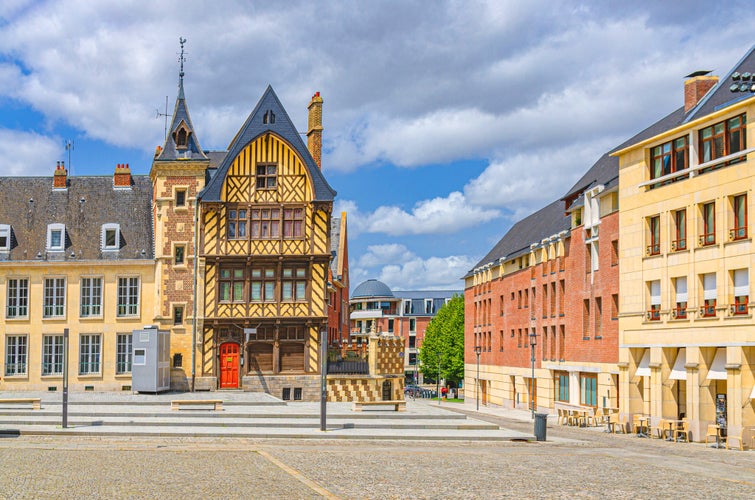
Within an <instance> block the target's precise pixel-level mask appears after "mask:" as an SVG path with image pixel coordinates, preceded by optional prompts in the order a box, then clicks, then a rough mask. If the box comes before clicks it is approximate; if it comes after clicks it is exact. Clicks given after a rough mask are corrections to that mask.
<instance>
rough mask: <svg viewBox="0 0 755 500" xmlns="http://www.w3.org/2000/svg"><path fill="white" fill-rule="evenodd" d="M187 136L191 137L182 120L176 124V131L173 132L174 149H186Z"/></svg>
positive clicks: (187, 145)
mask: <svg viewBox="0 0 755 500" xmlns="http://www.w3.org/2000/svg"><path fill="white" fill-rule="evenodd" d="M189 137H191V131H190V130H189V127H187V126H186V123H184V122H183V121H182V122H181V123H180V124H179V125H178V128H176V131H175V132H173V142H175V143H176V149H186V148H188V147H189Z"/></svg>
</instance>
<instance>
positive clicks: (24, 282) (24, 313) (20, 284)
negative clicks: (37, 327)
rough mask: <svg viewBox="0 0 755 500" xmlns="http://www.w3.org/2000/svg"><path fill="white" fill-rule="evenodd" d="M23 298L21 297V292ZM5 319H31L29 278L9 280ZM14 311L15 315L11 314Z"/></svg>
mask: <svg viewBox="0 0 755 500" xmlns="http://www.w3.org/2000/svg"><path fill="white" fill-rule="evenodd" d="M22 291H23V292H24V293H23V297H22V296H21V292H22ZM5 306H6V307H5V318H6V319H20V318H28V317H29V278H13V277H11V278H8V287H7V298H6V303H5ZM11 310H13V314H11Z"/></svg>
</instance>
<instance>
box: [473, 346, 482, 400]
mask: <svg viewBox="0 0 755 500" xmlns="http://www.w3.org/2000/svg"><path fill="white" fill-rule="evenodd" d="M481 352H482V346H479V345H476V346H474V353H475V354H477V381H476V383H475V400H476V401H477V411H480V353H481Z"/></svg>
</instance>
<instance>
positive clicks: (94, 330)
mask: <svg viewBox="0 0 755 500" xmlns="http://www.w3.org/2000/svg"><path fill="white" fill-rule="evenodd" d="M0 198H1V199H2V200H3V201H2V203H0V304H2V307H3V310H2V314H1V317H2V321H0V343H2V352H3V356H2V358H1V359H0V367H1V368H0V390H3V391H6V390H7V391H13V390H35V391H62V389H63V375H64V367H63V360H64V332H65V330H66V329H67V330H68V335H69V341H68V344H69V348H68V352H69V364H68V382H69V388H70V390H72V391H85V390H96V391H99V390H122V389H130V388H131V344H132V342H131V335H132V331H133V330H135V329H140V328H142V326H144V325H145V324H151V323H152V321H153V318H154V316H155V307H154V306H155V298H156V296H157V289H156V286H155V273H154V269H155V267H154V260H153V259H154V254H153V237H152V213H151V210H150V207H151V199H152V185H151V182H150V180H149V178H148V177H147V176H133V177H132V176H131V172H130V169H129V168H128V166H127V165H118V166H117V167H116V169H115V172H114V175H113V176H102V177H74V178H68V175H67V171H66V169H65V166H64V165H63V164H61V163H59V164H58V166H57V168H56V169H55V173H54V175H53V176H52V178H51V177H4V178H2V179H0Z"/></svg>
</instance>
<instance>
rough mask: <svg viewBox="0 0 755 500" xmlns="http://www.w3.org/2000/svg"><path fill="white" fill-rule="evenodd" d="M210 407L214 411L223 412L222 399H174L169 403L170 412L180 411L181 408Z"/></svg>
mask: <svg viewBox="0 0 755 500" xmlns="http://www.w3.org/2000/svg"><path fill="white" fill-rule="evenodd" d="M186 406H191V407H197V406H212V409H213V410H215V411H223V400H222V399H174V400H172V401H171V402H170V409H171V410H180V409H181V408H182V407H186Z"/></svg>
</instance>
